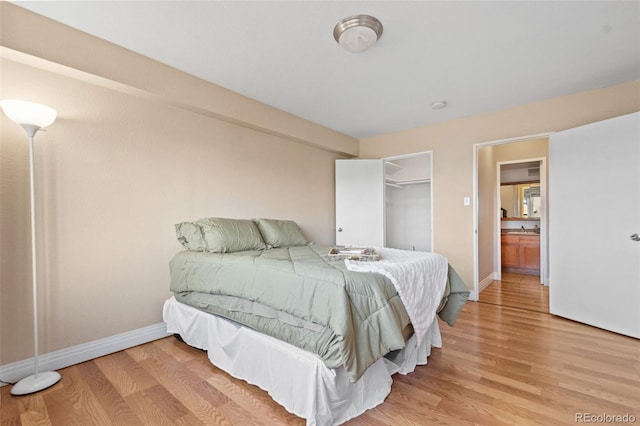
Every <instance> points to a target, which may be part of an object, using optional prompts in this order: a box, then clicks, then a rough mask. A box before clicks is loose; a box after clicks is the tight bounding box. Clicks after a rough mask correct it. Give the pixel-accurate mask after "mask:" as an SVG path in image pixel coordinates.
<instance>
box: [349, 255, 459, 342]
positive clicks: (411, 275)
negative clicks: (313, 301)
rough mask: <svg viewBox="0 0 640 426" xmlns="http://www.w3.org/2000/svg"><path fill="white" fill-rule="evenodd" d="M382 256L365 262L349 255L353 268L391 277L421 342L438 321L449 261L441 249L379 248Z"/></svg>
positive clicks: (351, 269)
mask: <svg viewBox="0 0 640 426" xmlns="http://www.w3.org/2000/svg"><path fill="white" fill-rule="evenodd" d="M376 251H378V253H380V260H378V261H375V262H364V261H357V260H349V259H346V260H345V261H344V262H345V264H346V265H347V269H349V270H350V271H359V272H377V273H379V274H382V275H384V276H385V277H387V278H389V279H390V280H391V282H392V283H393V285H394V286H395V287H396V291H397V292H398V294H399V295H400V299H401V300H402V303H403V304H404V307H405V309H406V310H407V313H408V314H409V319H411V324H412V325H413V330H414V332H415V334H416V337H417V341H416V344H417V345H420V344H421V343H422V340H423V339H424V336H425V335H426V333H427V330H429V327H431V324H433V321H435V317H436V310H437V309H438V306H439V305H440V300H442V296H443V295H444V291H445V287H446V284H447V273H448V270H449V265H448V262H447V258H446V257H444V256H442V255H441V254H437V253H430V252H419V251H408V250H398V249H393V248H376Z"/></svg>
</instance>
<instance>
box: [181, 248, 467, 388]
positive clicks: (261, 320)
mask: <svg viewBox="0 0 640 426" xmlns="http://www.w3.org/2000/svg"><path fill="white" fill-rule="evenodd" d="M330 248H331V247H330V246H323V245H309V246H296V247H285V248H277V249H270V250H257V251H243V252H235V253H224V254H220V253H205V252H193V251H183V252H180V253H178V254H176V256H175V257H174V258H173V259H172V260H171V263H170V269H171V291H173V292H174V294H175V297H176V299H177V300H179V301H180V302H182V303H185V304H188V305H191V306H194V307H196V308H198V309H201V310H204V311H206V312H210V313H214V314H217V315H220V316H223V317H226V318H229V319H231V320H234V321H237V322H239V323H241V324H244V325H247V326H249V327H252V328H254V329H256V330H258V331H261V332H263V333H265V334H267V335H270V336H273V337H276V338H278V339H280V340H284V341H286V342H288V343H291V344H293V345H295V346H297V347H300V348H302V349H305V350H307V351H310V352H313V353H315V354H317V355H318V356H319V357H320V358H322V360H323V361H324V363H325V364H326V365H327V367H329V368H335V367H338V366H344V368H345V370H346V371H347V373H348V374H349V376H350V379H351V380H352V381H354V382H355V381H356V380H357V379H358V378H360V376H361V375H362V374H363V373H364V371H365V370H366V369H367V368H368V367H369V366H370V365H371V364H373V363H374V362H375V361H376V360H378V359H379V358H381V357H382V356H384V355H385V354H387V353H388V352H390V351H393V350H397V349H401V348H402V347H404V345H405V339H404V337H403V329H404V328H405V327H406V326H407V325H408V324H409V317H408V315H407V313H406V311H405V309H404V306H403V304H402V302H401V300H400V297H399V296H398V294H397V292H396V290H395V288H394V286H393V284H392V283H391V281H389V280H388V279H387V278H386V277H384V276H382V275H380V274H375V273H363V272H352V271H349V270H347V269H346V266H345V264H344V262H342V261H339V260H333V259H332V258H330V257H329V256H328V255H327V253H328V252H329V250H330ZM456 315H457V313H456Z"/></svg>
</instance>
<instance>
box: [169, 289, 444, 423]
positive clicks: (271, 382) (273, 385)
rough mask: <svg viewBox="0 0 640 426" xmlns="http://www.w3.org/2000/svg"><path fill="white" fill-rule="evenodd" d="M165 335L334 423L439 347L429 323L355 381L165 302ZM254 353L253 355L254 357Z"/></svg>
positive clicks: (282, 345) (316, 360) (265, 339)
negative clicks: (418, 335) (176, 337)
mask: <svg viewBox="0 0 640 426" xmlns="http://www.w3.org/2000/svg"><path fill="white" fill-rule="evenodd" d="M163 318H164V321H165V323H166V324H167V331H168V332H169V333H176V334H179V335H180V336H181V337H182V339H183V340H184V341H185V342H186V343H187V344H189V345H191V346H193V347H196V348H200V349H204V350H206V351H207V354H208V357H209V360H210V361H211V363H212V364H214V365H215V366H217V367H219V368H221V369H222V370H224V371H226V372H227V373H229V374H230V375H232V376H234V377H236V378H238V379H242V380H244V381H246V382H248V383H250V384H252V385H256V386H258V387H260V388H261V389H263V390H265V391H267V393H268V394H269V395H270V396H271V398H273V400H274V401H276V402H277V403H278V404H280V405H282V406H283V407H284V408H285V409H286V410H287V411H289V412H291V413H293V414H295V415H297V416H299V417H302V418H304V419H306V422H307V425H308V426H312V425H321V426H327V425H338V424H341V423H344V422H346V421H347V420H349V419H351V418H354V417H357V416H359V415H360V414H362V413H363V412H364V411H366V410H368V409H370V408H373V407H375V406H377V405H379V404H381V403H382V402H383V401H384V399H385V398H386V396H387V395H388V394H389V392H390V391H391V383H392V378H391V376H392V375H393V374H396V373H399V374H408V373H410V372H412V371H414V369H415V368H416V366H417V365H423V364H426V363H427V358H428V356H429V355H430V353H431V348H432V347H441V346H442V340H441V335H440V329H439V326H438V322H437V321H434V322H433V323H432V324H431V326H430V327H429V330H428V331H427V333H426V335H425V336H424V337H423V339H422V342H421V344H420V345H417V344H416V341H415V339H416V338H415V335H414V336H413V337H411V339H410V341H409V342H408V344H407V345H406V346H405V347H404V348H403V349H402V350H400V351H397V352H395V353H394V357H393V362H392V361H390V360H389V359H387V358H381V359H379V360H377V361H376V362H375V363H373V364H372V365H371V366H370V367H369V368H367V370H366V371H365V372H364V373H363V374H362V376H361V377H360V378H359V379H358V380H357V381H356V382H352V381H351V380H350V377H349V374H348V373H347V372H346V371H345V369H344V367H338V368H329V367H327V366H326V365H325V363H324V362H323V361H322V359H321V358H320V357H318V356H317V355H315V354H313V353H311V352H308V351H305V350H303V349H300V348H298V347H296V346H293V345H291V344H288V343H286V342H283V341H281V340H279V339H276V338H273V337H270V336H267V335H265V334H263V333H260V332H258V331H255V330H253V329H251V328H249V327H246V326H243V325H241V324H238V323H236V322H234V321H231V320H228V319H225V318H222V317H219V316H216V315H213V314H209V313H206V312H203V311H201V310H199V309H196V308H194V307H191V306H188V305H185V304H183V303H180V302H178V301H177V300H176V299H175V298H174V297H172V298H170V299H168V300H167V301H165V304H164V308H163ZM256 354H260V355H259V359H257V358H256Z"/></svg>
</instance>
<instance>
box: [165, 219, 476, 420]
mask: <svg viewBox="0 0 640 426" xmlns="http://www.w3.org/2000/svg"><path fill="white" fill-rule="evenodd" d="M176 231H177V235H178V240H179V241H180V242H181V243H182V244H183V246H184V248H185V249H186V250H184V251H181V252H179V253H177V254H176V255H175V256H174V257H173V259H172V260H171V262H170V270H171V291H172V292H173V293H174V296H173V297H172V298H171V299H169V300H167V301H166V302H165V306H164V310H163V315H164V320H165V322H166V323H167V329H168V331H169V332H171V333H176V334H179V335H180V336H181V338H182V339H183V340H184V341H185V342H186V343H188V344H190V345H192V346H195V347H198V348H201V349H205V350H207V352H208V355H209V358H210V360H211V362H212V363H213V364H214V365H216V366H218V367H220V368H222V369H223V370H225V371H227V372H228V373H230V374H231V375H233V376H235V377H237V378H241V379H243V380H246V381H247V382H249V383H252V384H255V385H257V386H259V387H261V388H262V389H265V390H266V391H267V392H268V393H269V394H270V395H271V397H272V398H273V399H274V400H275V401H276V402H278V403H279V404H281V405H282V406H284V407H285V408H286V409H287V410H288V411H290V412H292V413H294V414H296V415H298V416H300V417H302V418H305V419H306V420H307V424H308V425H316V424H317V425H332V424H340V423H343V422H344V421H346V420H349V419H350V418H353V417H355V416H358V415H359V414H361V413H362V412H364V411H365V410H367V409H369V408H372V407H374V406H376V405H378V404H380V403H382V402H383V401H384V398H385V397H386V396H387V395H388V393H389V392H390V388H391V375H393V374H395V373H401V374H407V373H409V372H411V371H413V370H414V369H415V367H416V366H417V365H420V364H426V362H427V357H428V356H429V354H430V351H431V347H440V346H441V340H440V330H439V326H438V321H437V320H436V314H438V315H440V317H441V318H442V319H443V320H445V321H446V322H448V323H449V324H450V325H452V324H453V323H454V322H455V318H456V317H457V314H458V312H459V310H460V308H461V306H462V304H464V301H466V299H467V297H468V290H467V289H466V286H464V284H463V283H462V281H461V280H460V279H459V277H458V276H457V274H455V271H454V270H453V269H452V268H450V266H449V265H448V263H447V261H446V258H444V257H443V256H441V255H438V254H434V253H416V252H406V251H402V250H394V249H385V248H378V249H377V250H379V252H380V254H381V260H380V261H376V262H360V261H354V260H343V259H335V258H334V257H332V256H329V251H330V250H331V248H332V247H331V246H324V245H319V244H312V243H309V242H308V241H307V240H306V239H305V238H304V236H303V235H302V232H301V231H300V229H299V227H298V226H297V224H295V222H292V221H282V220H273V219H254V220H241V219H225V218H206V219H200V220H198V221H195V222H184V223H181V224H178V225H176ZM255 354H261V355H260V359H259V360H257V359H256V356H255Z"/></svg>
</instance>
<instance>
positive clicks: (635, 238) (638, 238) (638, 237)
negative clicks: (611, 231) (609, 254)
mask: <svg viewBox="0 0 640 426" xmlns="http://www.w3.org/2000/svg"><path fill="white" fill-rule="evenodd" d="M629 238H631V239H632V240H633V241H640V234H633V235H632V236H630V237H629Z"/></svg>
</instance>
